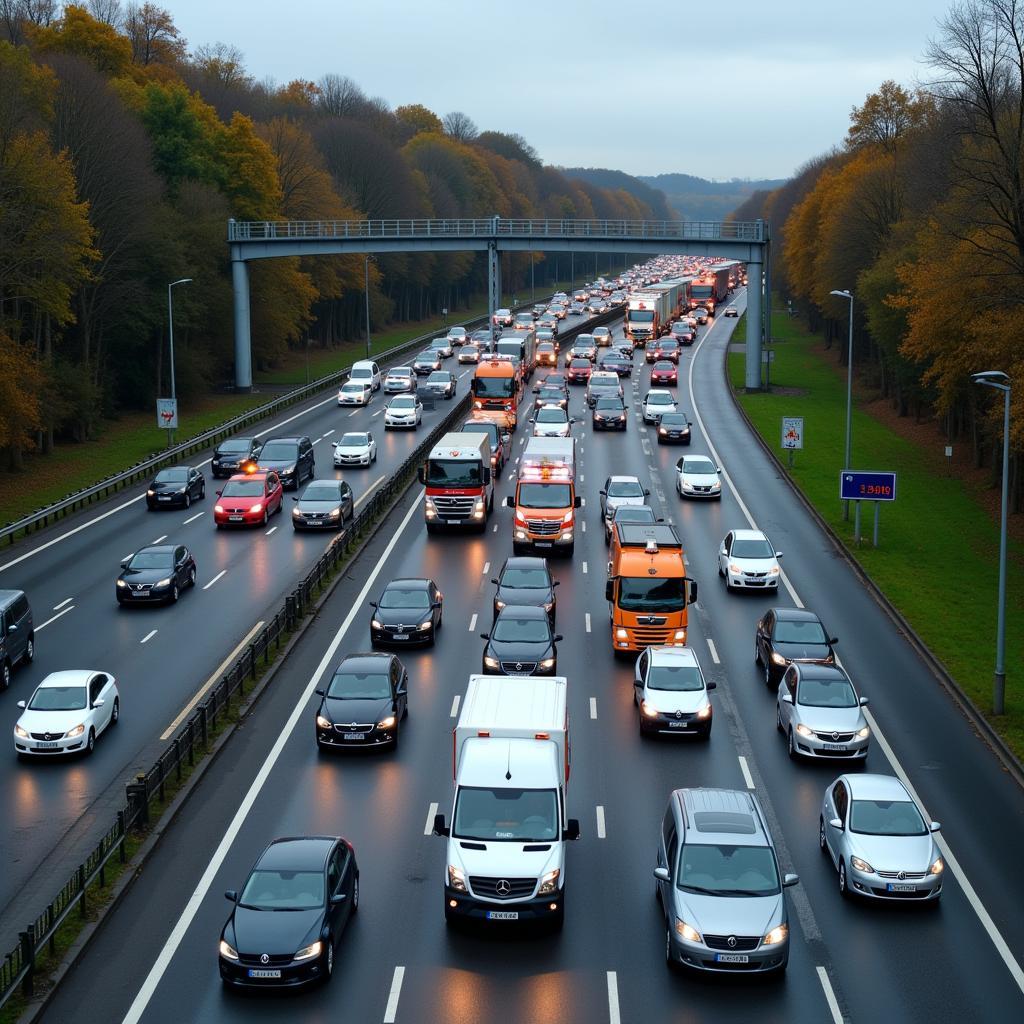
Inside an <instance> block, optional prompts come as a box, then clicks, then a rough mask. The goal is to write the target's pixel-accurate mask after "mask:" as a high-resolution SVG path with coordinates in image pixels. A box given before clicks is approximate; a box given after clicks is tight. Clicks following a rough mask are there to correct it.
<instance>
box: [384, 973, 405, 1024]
mask: <svg viewBox="0 0 1024 1024" xmlns="http://www.w3.org/2000/svg"><path fill="white" fill-rule="evenodd" d="M404 977H405V968H404V967H403V966H402V965H401V964H399V965H398V966H397V967H396V968H395V973H394V976H393V977H392V978H391V991H390V992H388V1005H387V1006H386V1007H385V1009H384V1024H395V1017H396V1016H397V1015H398V997H399V996H400V995H401V994H402V979H403V978H404Z"/></svg>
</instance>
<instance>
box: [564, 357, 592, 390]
mask: <svg viewBox="0 0 1024 1024" xmlns="http://www.w3.org/2000/svg"><path fill="white" fill-rule="evenodd" d="M593 368H594V364H593V363H592V362H591V361H590V360H589V359H574V360H573V361H572V362H571V363H569V367H568V369H567V370H566V376H567V377H568V378H569V383H570V384H586V383H587V381H588V380H590V371H591V370H593Z"/></svg>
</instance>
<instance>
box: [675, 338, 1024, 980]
mask: <svg viewBox="0 0 1024 1024" xmlns="http://www.w3.org/2000/svg"><path fill="white" fill-rule="evenodd" d="M724 322H725V321H724V320H719V321H716V322H715V324H714V325H713V326H712V327H711V328H709V329H708V331H707V332H706V333H705V334H704V337H703V338H701V339H700V341H699V342H698V343H697V346H696V348H694V351H693V356H694V358H693V359H691V361H690V368H689V371H688V374H687V383H688V386H689V393H690V408H691V409H693V412H694V415H695V416H696V419H697V426H698V427H699V428H700V431H701V433H702V434H703V435H704V440H705V441H706V442H707V446H708V449H709V450H710V452H711V456H712V458H713V459H714V460H715V462H716V463H717V464H718V465H721V459H720V458H719V455H718V452H717V451H716V450H715V446H714V445H713V444H712V443H711V438H710V437H709V436H708V432H707V429H706V428H705V426H704V420H703V418H702V417H701V415H700V411H699V410H698V408H697V405H696V403H695V401H694V395H693V367H694V363H695V361H696V356H697V353H698V352H699V351H700V349H701V346H702V345H703V344H704V342H705V341H707V339H708V337H709V336H710V334H711V331H712V330H714V328H715V327H717V326H718V324H719V323H724ZM722 476H723V478H724V479H725V482H726V483H727V484H728V485H729V490H730V491H731V492H732V495H733V497H734V498H735V499H736V501H737V503H738V504H739V506H740V509H741V510H742V512H743V514H744V516H745V517H746V519H747V522H748V523H749V524H750V527H751V529H755V530H756V529H758V525H757V523H756V522H755V520H754V517H753V516H752V515H751V514H750V509H748V508H747V506H746V505H745V504H744V502H743V499H742V498H741V497H740V494H739V491H738V490H737V489H736V485H735V484H734V483H733V481H732V477H731V476H729V474H728V473H727V472H726V471H725V469H724V467H723V469H722ZM781 578H782V582H783V583H785V584H786V589H787V590H788V591H789V596H790V597H791V598H792V599H793V603H794V604H795V605H796V606H797V608H803V607H804V603H803V601H801V600H800V595H799V594H797V592H796V590H795V589H794V587H793V584H792V583H791V582H790V580H789V577H788V576H787V575H786V573H785V571H784V570H783V572H782V574H781ZM836 661H837V663H838V664H840V665H841V664H842V662H841V661H840V660H839V658H836ZM864 717H865V718H866V719H867V722H868V725H869V726H870V727H871V730H872V732H873V733H874V736H875V739H876V740H877V742H878V745H879V746H880V747H881V748H882V752H883V753H884V754H885V756H886V758H888V760H889V763H890V764H891V765H892V768H893V771H894V772H895V773H896V775H897V777H898V778H899V780H900V781H901V782H902V783H903V785H904V786H906V788H907V792H909V793H910V795H911V796H912V797H913V798H914V800H916V801H917V803H918V804H919V805H920V806H921V807H924V802H923V801H922V800H921V798H920V797H919V796H918V795H917V791H916V790H915V789H914V787H913V785H912V784H911V782H910V778H909V777H908V775H907V773H906V772H905V771H904V770H903V765H902V764H900V762H899V760H898V759H897V757H896V752H895V751H894V750H893V749H892V747H891V746H890V745H889V742H888V740H886V738H885V736H883V735H882V731H881V729H879V728H878V722H877V721H876V720H875V716H874V715H873V714H872V713H871V711H870V710H869V709H867V708H865V709H864ZM935 845H936V846H938V848H939V849H940V850H941V851H942V857H943V860H945V862H946V866H947V867H948V868H949V869H950V871H952V872H953V874H954V876H955V877H956V880H957V882H959V883H960V888H961V889H963V892H964V895H965V896H966V897H967V902H968V903H970V905H971V909H972V910H973V911H974V913H975V914H976V915H977V918H978V920H979V921H980V922H981V926H982V927H983V928H984V929H985V931H986V932H987V933H988V937H989V939H990V940H991V942H992V945H993V946H995V948H996V952H997V953H998V954H999V956H1000V957H1001V959H1002V961H1003V963H1004V964H1005V965H1006V969H1007V970H1008V971H1009V972H1010V977H1012V978H1013V980H1014V982H1015V984H1016V985H1017V987H1018V988H1019V989H1020V990H1021V992H1022V993H1024V970H1022V969H1021V966H1020V964H1019V963H1018V962H1017V959H1016V958H1015V957H1014V955H1013V953H1012V952H1011V951H1010V947H1009V946H1008V945H1007V943H1006V940H1005V939H1004V938H1003V936H1002V933H1001V932H1000V931H999V929H998V927H997V926H996V923H995V921H993V920H992V917H991V915H990V914H989V912H988V911H987V910H986V909H985V905H984V904H983V903H982V902H981V898H980V897H979V896H978V894H977V891H976V890H975V888H974V886H973V885H971V883H970V881H969V880H968V878H967V874H966V872H965V871H964V869H963V868H962V867H961V866H960V862H959V861H958V860H957V859H956V857H955V856H954V855H953V851H952V850H951V849H950V848H949V844H948V843H947V842H946V840H945V839H944V838H943V837H942V835H941V833H936V835H935Z"/></svg>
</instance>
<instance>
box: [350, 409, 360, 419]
mask: <svg viewBox="0 0 1024 1024" xmlns="http://www.w3.org/2000/svg"><path fill="white" fill-rule="evenodd" d="M358 412H359V410H358V409H353V410H352V411H351V412H350V413H349V416H350V417H351V416H355V415H357V414H358Z"/></svg>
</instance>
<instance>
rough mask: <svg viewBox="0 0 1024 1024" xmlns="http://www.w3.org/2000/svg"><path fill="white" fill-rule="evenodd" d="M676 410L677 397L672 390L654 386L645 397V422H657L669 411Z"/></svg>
mask: <svg viewBox="0 0 1024 1024" xmlns="http://www.w3.org/2000/svg"><path fill="white" fill-rule="evenodd" d="M675 411H676V399H675V396H674V395H673V394H672V392H671V391H666V390H665V389H664V388H652V389H651V390H650V391H648V392H647V396H646V397H645V398H644V407H643V412H644V423H657V422H658V420H660V419H661V417H662V416H664V415H665V413H667V412H675Z"/></svg>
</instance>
